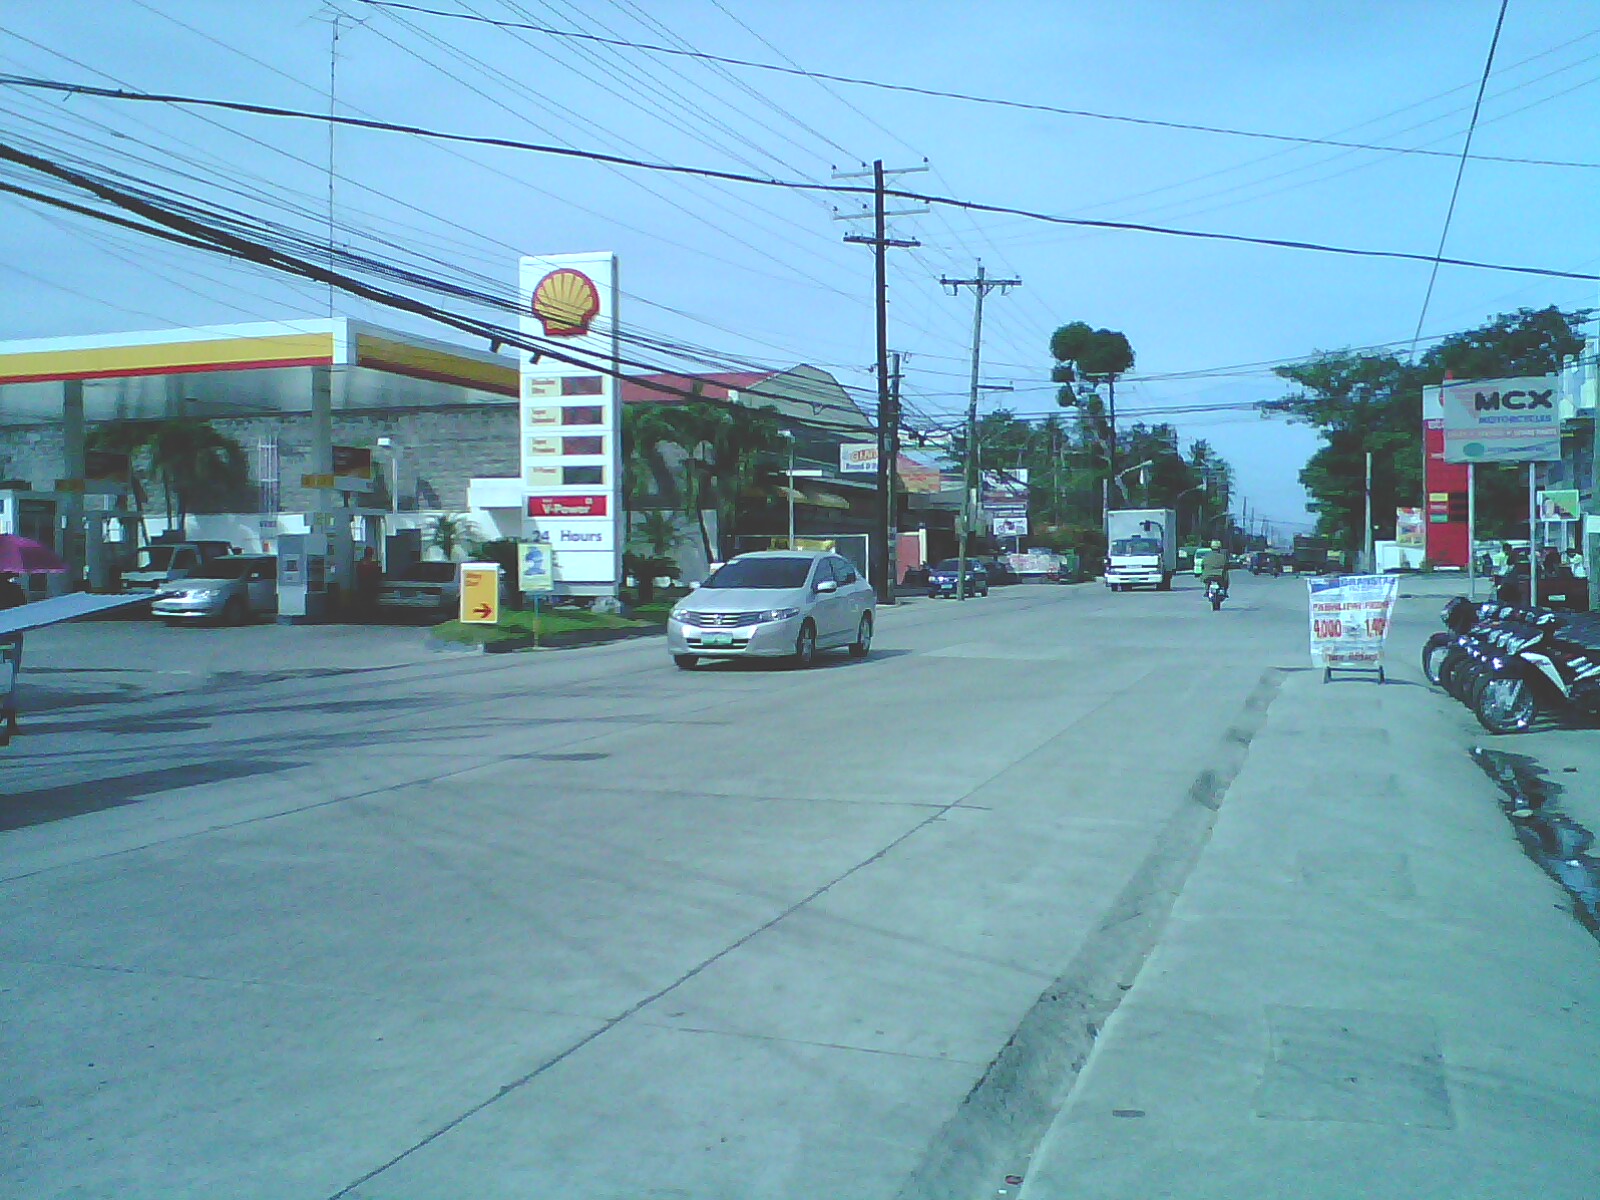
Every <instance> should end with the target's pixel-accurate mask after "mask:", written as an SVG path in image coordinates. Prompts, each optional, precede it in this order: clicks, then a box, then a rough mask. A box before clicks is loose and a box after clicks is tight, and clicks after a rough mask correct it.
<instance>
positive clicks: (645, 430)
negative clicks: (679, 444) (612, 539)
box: [622, 404, 679, 529]
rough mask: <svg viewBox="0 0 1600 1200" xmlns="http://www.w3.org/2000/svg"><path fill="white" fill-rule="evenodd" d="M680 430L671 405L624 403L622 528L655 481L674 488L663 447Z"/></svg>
mask: <svg viewBox="0 0 1600 1200" xmlns="http://www.w3.org/2000/svg"><path fill="white" fill-rule="evenodd" d="M678 433H679V430H678V427H677V425H676V424H675V423H674V421H673V418H672V409H671V407H670V406H669V405H665V404H624V405H623V406H622V512H623V528H624V529H626V528H627V527H628V523H629V520H630V514H631V513H632V512H633V511H634V510H635V509H636V508H637V507H638V505H639V501H640V500H641V499H643V498H644V496H645V495H646V493H647V492H648V491H649V486H648V485H649V484H650V483H651V482H652V481H653V482H655V483H656V484H657V486H658V489H659V490H661V491H670V490H671V486H670V484H671V480H670V478H669V477H668V476H667V475H666V465H665V464H664V463H663V462H662V460H661V447H662V446H664V445H669V444H672V443H674V442H676V441H677V435H678Z"/></svg>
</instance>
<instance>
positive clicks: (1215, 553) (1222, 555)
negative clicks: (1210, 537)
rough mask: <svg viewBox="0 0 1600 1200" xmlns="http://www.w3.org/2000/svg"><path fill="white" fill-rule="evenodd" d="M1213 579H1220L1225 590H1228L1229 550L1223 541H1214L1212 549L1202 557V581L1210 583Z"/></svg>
mask: <svg viewBox="0 0 1600 1200" xmlns="http://www.w3.org/2000/svg"><path fill="white" fill-rule="evenodd" d="M1213 579H1216V580H1220V581H1221V583H1222V587H1223V590H1224V591H1226V590H1227V587H1228V552H1227V551H1226V550H1224V549H1223V548H1222V543H1221V542H1212V543H1211V549H1209V550H1207V551H1206V552H1205V553H1204V554H1203V555H1201V557H1200V582H1201V583H1210V582H1211V581H1212V580H1213Z"/></svg>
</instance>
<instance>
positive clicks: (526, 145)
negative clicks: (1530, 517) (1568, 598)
mask: <svg viewBox="0 0 1600 1200" xmlns="http://www.w3.org/2000/svg"><path fill="white" fill-rule="evenodd" d="M0 86H10V87H22V88H37V89H42V90H46V91H54V92H63V93H67V94H69V95H85V96H95V97H98V98H101V99H106V100H122V101H133V102H142V103H155V104H173V105H193V106H196V107H203V108H217V109H224V110H227V111H230V112H241V113H249V114H252V115H255V116H265V117H283V118H288V119H292V120H302V121H318V122H325V123H327V122H331V123H333V124H337V125H344V126H349V127H350V128H354V129H370V130H376V131H379V132H383V133H403V134H408V135H411V136H414V137H424V138H433V139H438V140H440V141H451V142H465V143H469V144H472V145H478V146H493V147H497V148H499V149H504V150H521V151H527V152H529V153H535V154H549V155H553V156H555V157H559V158H571V159H578V160H583V161H588V162H598V163H608V164H612V165H615V166H624V167H634V168H637V169H639V170H644V171H660V172H664V173H666V174H672V175H689V176H700V177H702V178H706V179H721V180H725V181H727V182H730V183H747V184H751V185H753V186H757V187H771V188H781V189H784V190H787V191H795V192H837V193H843V194H848V195H863V196H865V195H872V194H873V189H872V188H868V187H855V186H849V185H845V184H838V183H807V182H803V181H800V180H784V179H772V178H767V177H763V176H760V175H747V174H744V173H741V172H738V171H722V170H718V169H716V168H713V167H692V166H686V165H684V164H681V163H662V162H650V161H648V160H645V159H638V158H629V157H626V156H623V155H618V154H605V153H602V152H600V151H595V150H579V149H575V148H573V147H570V146H552V145H547V144H543V143H539V142H524V141H519V140H518V139H516V138H502V137H493V136H490V135H487V134H467V133H451V132H448V131H444V130H437V129H429V128H426V127H424V126H420V125H409V124H404V123H401V122H395V121H376V120H368V119H366V118H363V117H350V116H336V115H330V114H328V113H317V112H306V111H304V110H302V109H292V108H280V107H278V106H276V105H270V104H253V103H248V102H245V101H240V100H217V99H213V98H207V97H200V96H185V95H179V94H175V93H168V92H134V91H128V90H126V89H122V88H106V87H98V86H94V85H90V84H82V83H71V82H66V81H63V80H52V79H39V78H34V77H31V76H23V75H9V74H7V75H0ZM883 194H884V195H885V196H888V197H892V198H894V199H897V200H910V201H914V202H917V203H922V204H937V205H942V206H944V207H947V208H957V209H966V210H968V211H971V212H985V213H995V214H998V215H1001V216H1011V217H1027V218H1028V219H1030V220H1034V221H1042V222H1045V223H1047V224H1052V225H1067V226H1073V227H1078V228H1085V229H1109V230H1122V231H1125V232H1132V233H1153V234H1161V235H1164V236H1167V237H1182V238H1193V239H1198V240H1202V241H1219V242H1233V243H1238V244H1241V245H1251V246H1269V247H1274V248H1277V249H1286V250H1307V251H1312V252H1315V253H1320V254H1339V255H1345V256H1348V257H1355V258H1381V259H1391V260H1397V261H1402V262H1425V263H1431V262H1433V261H1435V256H1434V255H1431V254H1418V253H1414V252H1411V251H1405V250H1371V249H1364V248H1361V247H1355V246H1336V245H1332V244H1329V243H1325V242H1311V241H1304V240H1301V239H1295V238H1268V237H1251V236H1249V235H1246V234H1238V233H1219V232H1216V231H1211V230H1199V229H1177V228H1173V227H1170V226H1165V225H1148V224H1142V223H1139V222H1133V221H1097V220H1092V219H1090V218H1087V217H1064V216H1061V215H1059V214H1056V213H1044V212H1037V211H1035V210H1032V209H1025V208H1012V207H1008V206H1006V205H1002V204H985V203H982V202H980V201H976V200H961V199H957V198H955V197H952V196H935V195H929V194H925V193H922V192H912V191H905V190H902V189H899V188H885V189H884V192H883ZM1438 261H1439V262H1441V263H1444V264H1447V265H1449V266H1455V267H1474V268H1477V269H1480V270H1488V271H1506V272H1510V273H1512V274H1518V275H1539V276H1544V277H1547V278H1551V279H1581V280H1587V281H1600V275H1593V274H1588V273H1585V272H1581V271H1560V270H1556V269H1553V268H1550V267H1524V266H1516V265H1512V264H1508V263H1491V262H1481V261H1478V260H1476V259H1468V258H1439V259H1438Z"/></svg>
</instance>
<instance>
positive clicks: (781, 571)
mask: <svg viewBox="0 0 1600 1200" xmlns="http://www.w3.org/2000/svg"><path fill="white" fill-rule="evenodd" d="M811 562H812V560H811V559H809V558H736V559H734V560H733V561H732V562H731V563H728V564H727V565H726V566H724V567H721V568H719V569H718V570H717V572H716V573H715V574H714V575H712V576H711V578H710V579H708V580H706V584H705V585H706V587H708V588H797V587H803V586H805V582H806V576H807V575H808V574H810V572H811Z"/></svg>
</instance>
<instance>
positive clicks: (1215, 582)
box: [1206, 579, 1228, 612]
mask: <svg viewBox="0 0 1600 1200" xmlns="http://www.w3.org/2000/svg"><path fill="white" fill-rule="evenodd" d="M1227 598H1228V589H1227V588H1225V587H1223V586H1222V580H1220V579H1212V580H1208V581H1207V583H1206V599H1207V600H1209V601H1211V611H1212V612H1220V611H1222V602H1223V601H1224V600H1226V599H1227Z"/></svg>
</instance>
